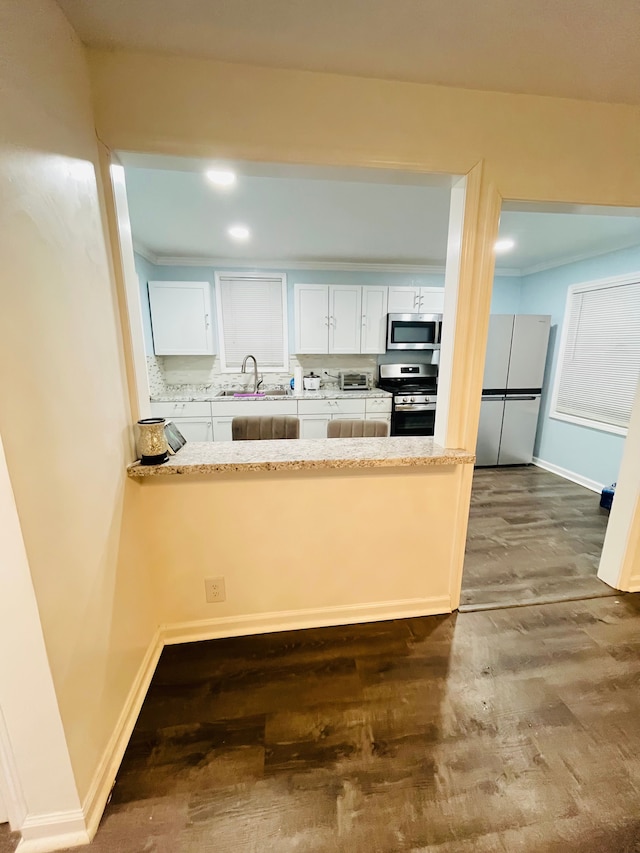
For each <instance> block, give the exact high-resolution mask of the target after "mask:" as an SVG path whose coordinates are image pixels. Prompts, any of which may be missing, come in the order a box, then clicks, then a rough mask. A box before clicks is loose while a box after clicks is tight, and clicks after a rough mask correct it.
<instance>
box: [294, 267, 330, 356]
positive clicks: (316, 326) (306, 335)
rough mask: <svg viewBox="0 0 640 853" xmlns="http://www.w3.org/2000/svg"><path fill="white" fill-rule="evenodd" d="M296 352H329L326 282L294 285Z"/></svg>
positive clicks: (327, 291) (327, 289)
mask: <svg viewBox="0 0 640 853" xmlns="http://www.w3.org/2000/svg"><path fill="white" fill-rule="evenodd" d="M294 292H295V326H296V352H301V353H326V352H329V288H328V286H327V285H326V284H296V286H295V291H294Z"/></svg>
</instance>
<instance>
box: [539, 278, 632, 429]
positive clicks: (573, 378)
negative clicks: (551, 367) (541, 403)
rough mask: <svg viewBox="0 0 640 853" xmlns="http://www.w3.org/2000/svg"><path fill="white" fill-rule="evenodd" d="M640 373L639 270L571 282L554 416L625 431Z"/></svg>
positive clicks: (555, 387) (593, 426)
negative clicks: (621, 276)
mask: <svg viewBox="0 0 640 853" xmlns="http://www.w3.org/2000/svg"><path fill="white" fill-rule="evenodd" d="M639 377H640V273H639V274H637V275H635V276H633V277H628V276H627V277H625V278H617V279H607V280H605V281H598V282H591V283H588V284H576V285H574V286H573V287H570V288H569V292H568V295H567V305H566V310H565V317H564V324H563V329H562V339H561V342H560V352H559V354H558V365H557V369H556V379H555V386H554V389H553V396H552V401H551V412H550V414H551V417H554V418H558V419H560V420H566V421H569V422H571V423H578V424H582V425H584V426H589V427H592V428H594V429H601V430H604V431H606V432H614V433H618V434H620V435H626V432H627V427H628V425H629V418H630V416H631V407H632V405H633V399H634V396H635V392H636V388H637V385H638V379H639Z"/></svg>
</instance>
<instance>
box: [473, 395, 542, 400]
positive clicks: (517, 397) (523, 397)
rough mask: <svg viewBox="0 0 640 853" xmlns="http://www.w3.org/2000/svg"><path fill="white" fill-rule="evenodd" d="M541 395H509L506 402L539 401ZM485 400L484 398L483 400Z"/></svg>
mask: <svg viewBox="0 0 640 853" xmlns="http://www.w3.org/2000/svg"><path fill="white" fill-rule="evenodd" d="M539 396H540V394H513V395H511V394H509V395H508V396H506V397H505V400H537V399H538V397H539ZM482 399H483V400H484V397H483V398H482Z"/></svg>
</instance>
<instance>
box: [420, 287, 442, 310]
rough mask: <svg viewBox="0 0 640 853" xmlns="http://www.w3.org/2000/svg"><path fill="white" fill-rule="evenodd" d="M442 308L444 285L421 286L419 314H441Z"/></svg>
mask: <svg viewBox="0 0 640 853" xmlns="http://www.w3.org/2000/svg"><path fill="white" fill-rule="evenodd" d="M443 309H444V287H421V288H420V307H419V311H420V313H421V314H442V311H443Z"/></svg>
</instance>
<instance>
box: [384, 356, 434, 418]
mask: <svg viewBox="0 0 640 853" xmlns="http://www.w3.org/2000/svg"><path fill="white" fill-rule="evenodd" d="M378 386H379V387H380V388H382V389H383V390H385V391H390V392H391V393H392V394H393V406H392V409H391V435H433V431H434V426H435V420H436V399H437V393H438V367H437V365H435V364H381V365H380V378H379V381H378Z"/></svg>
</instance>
